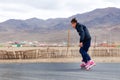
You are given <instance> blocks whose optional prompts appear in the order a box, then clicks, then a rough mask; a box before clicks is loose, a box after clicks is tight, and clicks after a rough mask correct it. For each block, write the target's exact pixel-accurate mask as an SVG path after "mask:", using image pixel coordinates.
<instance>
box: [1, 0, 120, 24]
mask: <svg viewBox="0 0 120 80" xmlns="http://www.w3.org/2000/svg"><path fill="white" fill-rule="evenodd" d="M105 7H117V8H120V0H0V22H2V21H5V20H8V19H28V18H33V17H36V18H40V19H48V18H66V17H69V16H72V15H75V14H78V13H84V12H88V11H91V10H94V9H96V8H105Z"/></svg>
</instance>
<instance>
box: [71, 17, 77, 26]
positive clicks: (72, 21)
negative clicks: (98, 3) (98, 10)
mask: <svg viewBox="0 0 120 80" xmlns="http://www.w3.org/2000/svg"><path fill="white" fill-rule="evenodd" d="M71 25H72V27H73V28H75V27H76V25H77V20H76V18H73V19H72V20H71Z"/></svg>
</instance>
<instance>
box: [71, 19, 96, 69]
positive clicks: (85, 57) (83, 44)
mask: <svg viewBox="0 0 120 80" xmlns="http://www.w3.org/2000/svg"><path fill="white" fill-rule="evenodd" d="M71 25H72V27H73V28H75V29H76V30H77V32H78V34H79V36H80V43H79V46H80V50H79V51H80V53H81V55H82V64H81V65H80V66H81V68H85V69H86V70H89V69H90V68H91V67H92V66H94V65H95V62H94V61H93V60H91V57H90V55H89V54H88V53H87V52H88V50H89V47H90V45H91V36H90V33H89V31H88V29H87V28H86V26H84V25H82V24H80V23H78V22H77V20H76V19H75V18H73V19H72V20H71Z"/></svg>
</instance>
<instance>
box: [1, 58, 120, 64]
mask: <svg viewBox="0 0 120 80" xmlns="http://www.w3.org/2000/svg"><path fill="white" fill-rule="evenodd" d="M93 60H94V61H95V62H97V63H120V57H93ZM66 62H68V63H70V62H81V58H48V59H24V60H23V59H18V60H0V63H66Z"/></svg>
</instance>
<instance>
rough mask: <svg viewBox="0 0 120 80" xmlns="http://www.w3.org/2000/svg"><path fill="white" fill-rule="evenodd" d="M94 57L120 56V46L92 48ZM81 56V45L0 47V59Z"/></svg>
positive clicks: (90, 52) (90, 51)
mask: <svg viewBox="0 0 120 80" xmlns="http://www.w3.org/2000/svg"><path fill="white" fill-rule="evenodd" d="M89 54H90V55H91V56H92V57H109V56H110V57H120V48H91V49H90V50H89ZM64 57H66V58H67V57H70V58H75V57H80V54H79V47H69V48H67V47H37V48H24V47H23V48H14V49H13V48H12V49H11V48H10V49H0V59H40V58H64Z"/></svg>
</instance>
